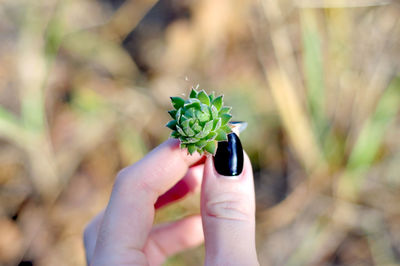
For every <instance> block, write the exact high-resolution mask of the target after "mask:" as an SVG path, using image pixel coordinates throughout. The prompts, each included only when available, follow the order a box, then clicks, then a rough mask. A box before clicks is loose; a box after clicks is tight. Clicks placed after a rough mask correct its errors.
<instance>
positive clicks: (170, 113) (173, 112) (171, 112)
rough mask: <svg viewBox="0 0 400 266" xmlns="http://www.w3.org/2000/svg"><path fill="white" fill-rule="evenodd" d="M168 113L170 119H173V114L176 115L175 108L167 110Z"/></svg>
mask: <svg viewBox="0 0 400 266" xmlns="http://www.w3.org/2000/svg"><path fill="white" fill-rule="evenodd" d="M168 114H169V115H170V116H171V118H172V119H175V116H176V110H171V111H168Z"/></svg>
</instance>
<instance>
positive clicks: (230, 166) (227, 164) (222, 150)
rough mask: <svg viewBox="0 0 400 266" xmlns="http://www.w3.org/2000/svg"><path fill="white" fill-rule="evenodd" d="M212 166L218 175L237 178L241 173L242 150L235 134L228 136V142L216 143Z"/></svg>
mask: <svg viewBox="0 0 400 266" xmlns="http://www.w3.org/2000/svg"><path fill="white" fill-rule="evenodd" d="M214 166H215V170H216V171H217V172H218V174H220V175H223V176H237V175H240V174H241V173H242V170H243V148H242V144H241V143H240V139H239V137H238V136H237V135H236V134H235V133H230V134H228V141H220V142H218V149H217V152H216V153H215V156H214Z"/></svg>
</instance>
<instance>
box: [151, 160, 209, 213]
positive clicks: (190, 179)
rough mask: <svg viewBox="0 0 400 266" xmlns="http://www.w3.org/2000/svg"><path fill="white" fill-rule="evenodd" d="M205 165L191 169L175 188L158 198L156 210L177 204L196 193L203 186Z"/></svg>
mask: <svg viewBox="0 0 400 266" xmlns="http://www.w3.org/2000/svg"><path fill="white" fill-rule="evenodd" d="M203 170H204V165H203V164H201V165H197V166H194V167H190V168H189V170H188V171H187V173H186V175H185V176H184V177H183V178H182V179H181V180H180V181H179V182H178V183H176V184H175V186H173V187H172V188H171V189H170V190H168V191H167V192H165V193H164V194H163V195H161V196H160V197H158V199H157V202H156V204H155V205H154V206H155V208H156V209H158V208H161V207H163V206H165V205H168V204H170V203H172V202H175V201H177V200H179V199H181V198H183V197H185V196H186V195H187V194H189V193H192V192H195V191H196V190H198V189H199V188H200V186H201V179H202V178H203Z"/></svg>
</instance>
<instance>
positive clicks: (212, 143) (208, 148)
mask: <svg viewBox="0 0 400 266" xmlns="http://www.w3.org/2000/svg"><path fill="white" fill-rule="evenodd" d="M204 149H205V150H206V151H208V152H209V153H211V154H215V151H216V150H217V145H216V144H215V141H210V142H208V143H207V145H206V146H205V147H204Z"/></svg>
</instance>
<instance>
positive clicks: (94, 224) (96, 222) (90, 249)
mask: <svg viewBox="0 0 400 266" xmlns="http://www.w3.org/2000/svg"><path fill="white" fill-rule="evenodd" d="M103 214H104V211H101V212H100V213H99V214H97V215H96V217H95V218H93V219H92V221H91V222H90V223H89V224H88V225H87V226H86V228H85V231H84V233H83V243H84V245H85V251H86V263H87V265H90V262H91V258H92V256H93V253H94V249H95V247H96V241H97V234H98V231H99V228H100V224H101V221H102V220H103Z"/></svg>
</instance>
